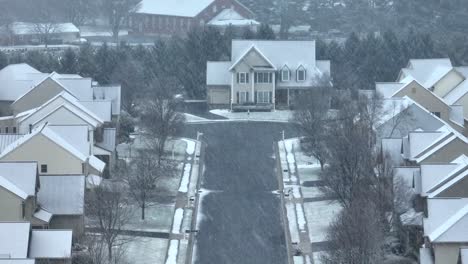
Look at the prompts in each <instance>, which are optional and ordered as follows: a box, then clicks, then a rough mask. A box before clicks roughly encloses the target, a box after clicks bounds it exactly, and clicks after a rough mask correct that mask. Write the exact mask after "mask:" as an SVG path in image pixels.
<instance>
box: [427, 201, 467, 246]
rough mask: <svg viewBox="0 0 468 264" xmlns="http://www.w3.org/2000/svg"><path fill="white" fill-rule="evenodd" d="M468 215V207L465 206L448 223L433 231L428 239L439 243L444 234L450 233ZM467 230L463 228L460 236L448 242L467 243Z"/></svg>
mask: <svg viewBox="0 0 468 264" xmlns="http://www.w3.org/2000/svg"><path fill="white" fill-rule="evenodd" d="M467 214H468V205H466V206H464V207H463V208H461V209H460V210H458V211H457V212H456V213H455V214H453V215H452V216H451V217H450V218H449V219H447V221H445V222H444V223H442V224H441V225H440V226H439V227H438V228H436V229H435V230H434V231H432V232H431V233H430V234H429V235H428V237H429V239H430V240H431V241H432V242H435V241H437V240H438V239H439V238H440V237H441V236H442V235H443V234H444V233H446V232H447V231H449V230H450V229H451V228H453V227H454V226H455V225H456V224H457V223H458V222H459V221H461V220H462V219H464V218H466V217H467ZM466 231H467V230H466V228H463V227H461V228H460V230H459V232H457V233H459V234H458V236H454V237H453V238H449V239H448V241H447V242H466V241H468V237H466V236H465V235H466Z"/></svg>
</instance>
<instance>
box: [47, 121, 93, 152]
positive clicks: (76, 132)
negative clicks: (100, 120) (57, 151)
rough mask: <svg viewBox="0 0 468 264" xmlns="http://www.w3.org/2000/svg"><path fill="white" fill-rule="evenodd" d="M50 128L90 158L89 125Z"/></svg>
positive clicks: (51, 126)
mask: <svg viewBox="0 0 468 264" xmlns="http://www.w3.org/2000/svg"><path fill="white" fill-rule="evenodd" d="M48 128H50V129H51V130H52V131H54V132H55V133H56V134H57V135H59V136H60V137H62V138H63V139H65V140H66V141H67V142H68V143H70V144H71V145H72V146H73V147H75V148H76V149H77V150H79V151H80V152H81V153H82V154H83V155H85V156H88V155H90V154H91V151H90V147H91V143H90V141H89V140H88V126H87V125H63V126H62V125H49V126H48Z"/></svg>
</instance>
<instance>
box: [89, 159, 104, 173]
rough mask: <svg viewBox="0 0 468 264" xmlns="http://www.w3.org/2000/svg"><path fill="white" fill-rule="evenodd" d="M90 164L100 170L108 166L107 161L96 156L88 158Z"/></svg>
mask: <svg viewBox="0 0 468 264" xmlns="http://www.w3.org/2000/svg"><path fill="white" fill-rule="evenodd" d="M88 164H89V166H91V167H93V168H94V169H96V170H97V171H99V172H103V171H104V168H105V167H106V163H104V162H103V161H102V160H100V159H98V158H96V157H95V156H89V159H88Z"/></svg>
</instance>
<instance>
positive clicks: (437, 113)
mask: <svg viewBox="0 0 468 264" xmlns="http://www.w3.org/2000/svg"><path fill="white" fill-rule="evenodd" d="M432 114H433V115H435V116H437V117H438V118H440V112H432Z"/></svg>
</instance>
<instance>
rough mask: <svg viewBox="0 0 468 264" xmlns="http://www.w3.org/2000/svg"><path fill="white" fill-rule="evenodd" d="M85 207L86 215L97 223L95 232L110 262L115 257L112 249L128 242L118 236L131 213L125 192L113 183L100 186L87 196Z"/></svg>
mask: <svg viewBox="0 0 468 264" xmlns="http://www.w3.org/2000/svg"><path fill="white" fill-rule="evenodd" d="M86 207H87V208H86V209H87V213H88V215H89V216H90V217H91V218H93V219H95V220H96V222H97V232H98V233H99V234H100V236H101V238H102V241H104V243H105V245H106V247H107V258H108V260H109V262H112V261H113V260H115V259H116V257H117V255H115V256H114V252H113V250H114V248H115V247H121V246H123V245H125V244H126V243H128V242H129V240H128V239H127V238H124V237H122V236H121V235H120V233H121V231H122V229H123V227H124V226H125V225H126V224H127V223H128V222H129V220H130V217H131V213H132V212H131V211H130V209H129V207H128V201H127V197H126V192H125V191H124V190H123V188H121V187H118V186H117V185H116V184H113V183H109V184H105V185H101V186H99V187H97V188H94V189H93V190H92V191H91V193H89V194H88V195H87V202H86Z"/></svg>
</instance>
